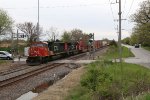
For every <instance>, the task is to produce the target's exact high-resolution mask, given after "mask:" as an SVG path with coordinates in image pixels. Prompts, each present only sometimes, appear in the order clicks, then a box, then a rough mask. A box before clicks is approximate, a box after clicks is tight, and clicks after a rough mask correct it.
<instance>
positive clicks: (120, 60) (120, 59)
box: [116, 0, 122, 63]
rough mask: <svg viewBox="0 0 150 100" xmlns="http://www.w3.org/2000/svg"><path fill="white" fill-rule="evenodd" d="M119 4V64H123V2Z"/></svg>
mask: <svg viewBox="0 0 150 100" xmlns="http://www.w3.org/2000/svg"><path fill="white" fill-rule="evenodd" d="M116 2H117V0H116ZM117 3H119V13H118V15H119V35H118V46H119V62H120V63H121V62H122V48H121V20H122V19H121V14H122V12H121V0H119V2H117Z"/></svg>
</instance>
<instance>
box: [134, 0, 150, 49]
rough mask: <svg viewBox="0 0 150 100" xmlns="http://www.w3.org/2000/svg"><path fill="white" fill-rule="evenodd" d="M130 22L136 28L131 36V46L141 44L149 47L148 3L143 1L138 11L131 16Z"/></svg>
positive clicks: (149, 15)
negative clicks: (133, 23)
mask: <svg viewBox="0 0 150 100" xmlns="http://www.w3.org/2000/svg"><path fill="white" fill-rule="evenodd" d="M131 20H132V21H133V22H135V23H136V24H135V25H136V26H135V27H134V28H133V32H132V35H131V44H132V45H133V44H135V43H141V44H142V45H145V46H150V44H149V43H150V2H149V1H148V0H147V1H143V2H142V3H141V5H140V9H139V10H138V11H137V12H136V13H135V14H133V15H132V16H131Z"/></svg>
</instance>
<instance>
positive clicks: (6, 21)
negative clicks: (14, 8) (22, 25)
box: [0, 9, 13, 35]
mask: <svg viewBox="0 0 150 100" xmlns="http://www.w3.org/2000/svg"><path fill="white" fill-rule="evenodd" d="M12 24H13V21H12V18H11V17H9V15H8V14H7V12H6V11H4V10H2V9H0V35H1V34H5V32H6V31H9V30H10V29H11V28H12Z"/></svg>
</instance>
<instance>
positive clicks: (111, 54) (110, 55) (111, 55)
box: [104, 46, 134, 59]
mask: <svg viewBox="0 0 150 100" xmlns="http://www.w3.org/2000/svg"><path fill="white" fill-rule="evenodd" d="M122 57H123V58H127V57H134V54H133V53H132V52H131V51H130V50H129V49H128V48H127V47H124V46H123V47H122ZM118 58H119V53H118V48H116V47H115V46H110V47H109V49H108V51H107V53H106V54H104V59H118Z"/></svg>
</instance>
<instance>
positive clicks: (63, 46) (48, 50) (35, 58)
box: [26, 40, 102, 65]
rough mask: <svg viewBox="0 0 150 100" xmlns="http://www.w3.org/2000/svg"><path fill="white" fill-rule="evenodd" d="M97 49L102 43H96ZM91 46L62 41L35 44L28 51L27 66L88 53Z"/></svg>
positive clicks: (81, 42)
mask: <svg viewBox="0 0 150 100" xmlns="http://www.w3.org/2000/svg"><path fill="white" fill-rule="evenodd" d="M94 46H95V49H99V48H101V47H102V43H101V41H94ZM88 50H89V46H88V45H86V44H85V43H84V42H83V41H82V40H81V41H79V42H72V43H71V42H70V43H64V42H60V41H55V42H34V43H32V44H31V45H30V48H29V50H28V55H29V56H28V58H27V60H26V62H27V64H29V65H32V64H33V65H35V64H41V63H46V62H48V61H50V60H51V59H52V58H53V57H54V56H58V55H59V56H70V55H74V54H78V53H82V52H87V51H88Z"/></svg>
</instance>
